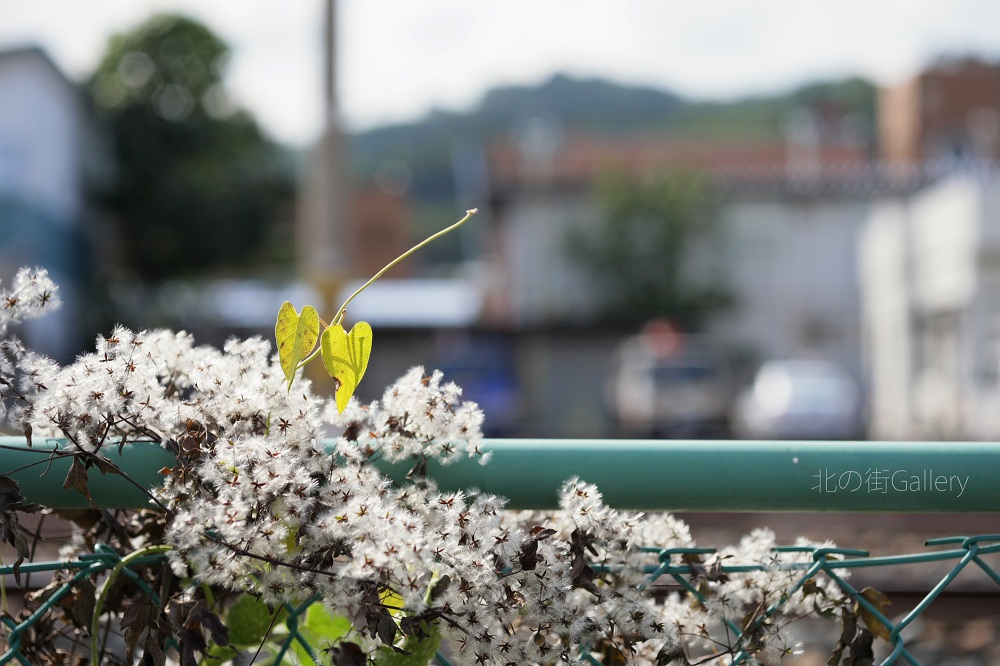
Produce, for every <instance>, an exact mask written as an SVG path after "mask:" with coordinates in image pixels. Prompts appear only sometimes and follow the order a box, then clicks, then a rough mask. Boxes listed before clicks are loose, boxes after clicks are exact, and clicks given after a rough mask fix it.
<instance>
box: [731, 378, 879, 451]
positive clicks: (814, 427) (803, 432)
mask: <svg viewBox="0 0 1000 666" xmlns="http://www.w3.org/2000/svg"><path fill="white" fill-rule="evenodd" d="M734 427H735V430H736V434H737V435H738V436H740V437H745V438H749V439H856V438H861V437H863V436H864V421H863V417H862V405H861V394H860V391H859V390H858V387H857V385H856V384H855V382H854V380H853V379H852V378H851V376H850V375H849V374H848V373H847V372H846V371H845V370H844V369H843V368H841V367H840V366H838V365H836V364H833V363H829V362H826V361H805V360H803V361H771V362H768V363H765V364H764V365H763V366H761V368H760V369H759V370H758V371H757V374H756V377H755V378H754V381H753V384H751V386H750V387H749V388H748V389H747V390H746V391H744V392H743V393H741V395H740V396H739V398H738V399H737V401H736V407H735V414H734Z"/></svg>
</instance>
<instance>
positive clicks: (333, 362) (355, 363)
mask: <svg viewBox="0 0 1000 666" xmlns="http://www.w3.org/2000/svg"><path fill="white" fill-rule="evenodd" d="M320 349H321V350H322V353H323V365H324V366H325V367H326V371H327V372H328V373H329V375H330V376H331V377H333V380H334V381H335V382H336V383H337V387H336V394H335V396H336V399H337V411H339V412H342V411H344V408H345V407H347V403H348V401H349V400H350V399H351V396H352V395H354V390H355V389H356V388H358V384H360V383H361V378H362V377H364V375H365V370H366V369H367V368H368V359H369V358H370V357H371V355H372V327H371V326H369V325H368V323H367V322H363V321H359V322H358V323H357V324H355V325H354V327H353V328H351V332H350V333H346V332H345V331H344V327H343V326H341V325H340V324H334V325H333V326H330V327H328V328H327V329H326V330H325V331H323V338H322V340H321V341H320Z"/></svg>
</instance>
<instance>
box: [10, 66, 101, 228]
mask: <svg viewBox="0 0 1000 666" xmlns="http://www.w3.org/2000/svg"><path fill="white" fill-rule="evenodd" d="M82 117H83V106H82V100H81V98H80V95H79V94H78V93H77V91H76V89H75V88H74V87H72V86H71V85H70V84H69V83H68V82H67V81H66V79H64V78H63V77H62V76H61V75H60V74H59V73H58V72H57V71H56V70H55V69H54V68H53V67H52V66H51V64H50V63H49V62H48V61H47V60H46V58H45V56H43V55H42V54H41V52H39V51H34V50H26V51H23V52H17V53H13V54H7V55H3V56H0V195H2V196H13V197H15V198H17V199H20V200H22V201H24V202H26V203H28V204H29V205H31V206H32V207H36V208H38V209H39V210H42V211H44V212H46V213H47V214H49V215H51V216H52V217H53V218H54V219H55V220H57V223H60V224H67V225H69V224H74V223H75V222H76V221H77V220H78V218H79V215H80V212H81V208H82V206H83V201H82V188H81V182H80V181H81V166H82V163H83V160H82V155H81V136H82V129H83V128H82V126H81V125H82Z"/></svg>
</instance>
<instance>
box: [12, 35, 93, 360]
mask: <svg viewBox="0 0 1000 666" xmlns="http://www.w3.org/2000/svg"><path fill="white" fill-rule="evenodd" d="M107 167H108V162H107V154H106V153H105V152H103V150H102V146H101V142H100V140H99V137H98V136H97V134H96V130H95V128H94V126H93V125H92V123H91V122H90V117H89V113H88V106H87V103H86V100H85V97H84V95H83V93H82V92H81V91H80V90H79V89H78V88H77V87H76V85H75V84H73V83H72V82H71V81H69V80H68V79H67V78H66V77H65V76H64V75H63V73H62V72H60V71H59V69H58V68H57V67H56V66H55V65H54V64H53V62H52V61H51V60H50V59H49V57H48V56H47V55H46V54H45V53H44V52H43V51H42V50H41V49H38V48H32V47H29V48H22V49H16V50H10V51H3V52H0V238H2V239H3V242H0V278H2V279H3V280H5V282H6V281H7V280H9V279H10V278H11V277H12V276H13V275H14V273H15V272H16V270H17V268H18V267H20V266H25V265H33V266H42V267H44V268H47V269H48V270H49V273H50V274H51V275H52V277H53V278H54V279H55V280H56V282H57V283H58V284H59V285H60V288H61V290H62V296H63V301H64V305H63V307H62V309H61V310H60V311H58V312H57V313H55V314H53V315H50V316H49V317H48V318H46V319H43V320H39V321H34V322H29V323H27V324H25V325H24V327H23V329H22V331H21V332H22V334H23V336H24V337H26V338H27V339H28V340H29V342H30V343H31V344H32V346H34V347H35V348H37V349H39V350H40V351H42V352H44V353H47V354H49V355H52V356H54V357H56V358H61V357H64V356H66V355H70V356H72V355H74V354H75V353H76V352H77V351H79V348H80V346H79V345H80V336H81V318H82V316H83V314H82V312H81V310H82V307H81V300H82V299H81V296H82V294H81V293H80V292H81V291H82V290H83V288H84V285H85V284H86V282H87V279H88V274H89V273H90V271H91V267H92V262H93V253H92V250H93V248H92V247H91V248H89V243H88V241H89V240H90V237H89V234H88V233H87V224H88V220H89V219H90V218H89V215H90V210H89V208H88V202H87V192H88V188H89V187H90V186H91V185H92V184H93V183H94V182H95V181H96V180H98V179H99V178H100V176H101V174H102V173H104V172H105V170H106V169H107ZM108 242H111V240H110V239H108ZM88 248H89V249H88Z"/></svg>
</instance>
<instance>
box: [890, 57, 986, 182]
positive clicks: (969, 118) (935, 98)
mask: <svg viewBox="0 0 1000 666" xmlns="http://www.w3.org/2000/svg"><path fill="white" fill-rule="evenodd" d="M878 136H879V156H880V157H881V158H882V159H883V160H886V161H888V162H892V163H895V164H896V165H898V166H904V167H905V166H909V167H914V166H917V165H920V164H921V163H923V162H925V161H928V160H954V159H990V160H994V159H997V158H1000V68H998V67H997V66H996V65H992V64H989V63H985V62H981V61H978V60H974V59H960V60H952V61H942V62H940V63H938V64H936V65H934V66H933V67H929V68H928V69H926V70H924V71H923V72H921V73H920V74H918V75H917V76H915V77H913V78H912V79H910V80H908V81H904V82H902V83H900V84H899V85H896V86H893V87H890V88H887V89H884V90H882V91H881V94H880V96H879V104H878Z"/></svg>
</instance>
